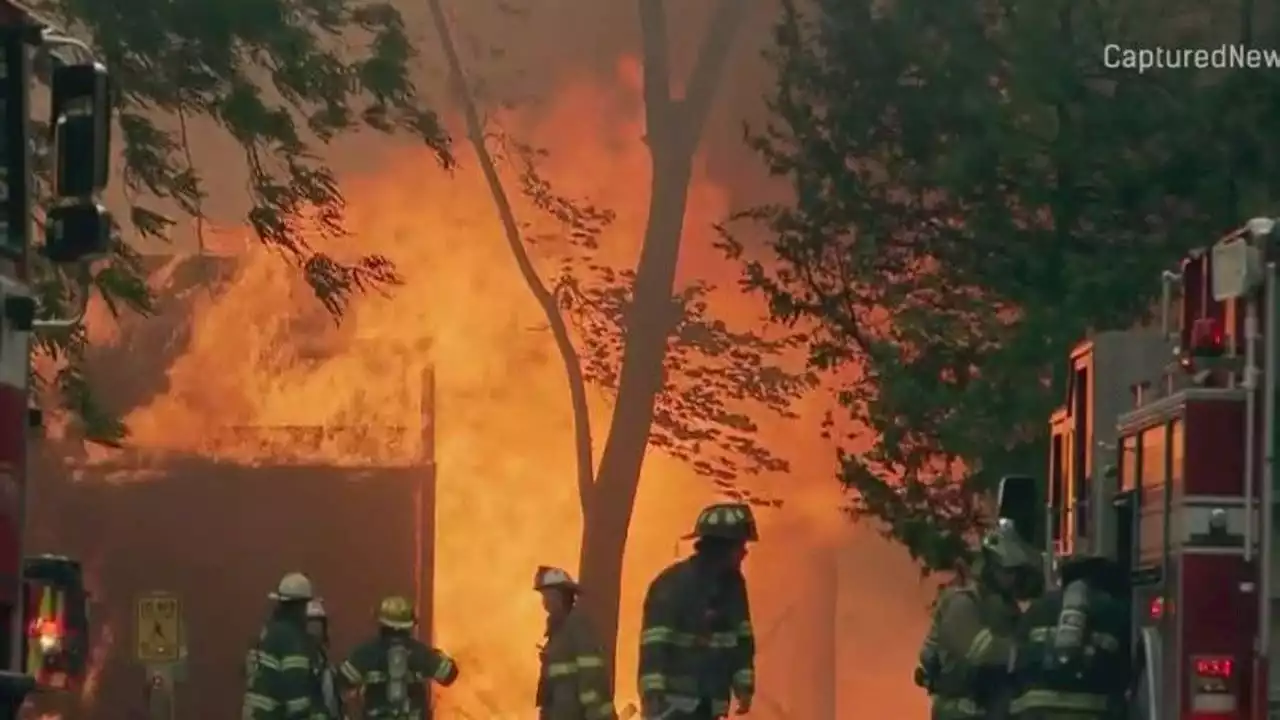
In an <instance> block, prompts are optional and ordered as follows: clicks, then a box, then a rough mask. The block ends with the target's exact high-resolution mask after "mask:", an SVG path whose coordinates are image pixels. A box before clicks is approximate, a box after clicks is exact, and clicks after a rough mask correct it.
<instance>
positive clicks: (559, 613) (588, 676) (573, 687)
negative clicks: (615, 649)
mask: <svg viewBox="0 0 1280 720" xmlns="http://www.w3.org/2000/svg"><path fill="white" fill-rule="evenodd" d="M533 589H534V590H537V591H538V592H539V593H541V594H542V607H543V609H544V610H546V611H547V633H546V639H545V643H544V644H543V646H542V652H541V653H540V659H541V661H542V663H541V664H542V667H541V672H540V673H539V674H538V695H537V698H538V703H537V704H538V716H539V718H540V719H541V720H615V718H617V713H616V712H615V711H614V707H613V691H612V688H611V684H612V683H611V678H610V675H609V666H608V664H607V663H605V661H604V657H603V656H602V655H601V653H600V643H599V642H598V641H597V640H596V634H595V631H594V630H593V629H592V628H591V622H590V621H589V620H588V619H587V616H586V613H585V612H583V611H582V610H581V609H579V608H578V606H577V599H578V593H579V588H578V584H577V583H575V582H574V581H573V578H572V577H571V576H570V575H569V573H568V572H566V571H564V570H561V569H560V568H556V567H547V566H545V565H544V566H540V567H539V568H538V569H537V570H536V571H535V572H534V576H533Z"/></svg>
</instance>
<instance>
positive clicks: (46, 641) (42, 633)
mask: <svg viewBox="0 0 1280 720" xmlns="http://www.w3.org/2000/svg"><path fill="white" fill-rule="evenodd" d="M65 635H67V633H64V632H63V626H61V624H59V623H58V620H56V619H37V620H36V621H33V623H32V624H31V639H32V641H33V642H35V644H36V647H37V648H40V652H41V653H42V655H45V656H50V655H55V653H58V652H61V650H63V641H64V639H65Z"/></svg>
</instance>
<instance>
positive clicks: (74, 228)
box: [44, 63, 111, 264]
mask: <svg viewBox="0 0 1280 720" xmlns="http://www.w3.org/2000/svg"><path fill="white" fill-rule="evenodd" d="M50 92H51V96H52V99H51V105H52V115H53V117H52V118H51V124H52V127H53V142H54V148H53V156H54V178H53V181H54V182H53V185H54V196H55V199H54V205H53V207H52V208H50V209H49V212H48V214H47V216H46V218H45V238H44V241H45V242H44V255H45V257H47V258H48V259H49V260H50V261H52V262H55V263H59V264H70V263H78V262H84V261H86V260H92V259H94V258H97V257H101V256H102V255H105V254H107V253H108V252H109V251H110V250H111V215H110V213H108V212H107V211H106V209H105V208H103V207H102V206H101V205H100V204H98V201H97V195H98V193H100V192H102V191H103V190H104V189H105V188H106V186H107V181H108V179H109V175H110V171H111V162H110V158H111V84H110V80H109V77H108V75H107V69H106V68H105V67H104V66H102V65H101V64H100V63H79V64H73V65H60V66H58V67H55V68H54V70H53V78H52V81H51V91H50Z"/></svg>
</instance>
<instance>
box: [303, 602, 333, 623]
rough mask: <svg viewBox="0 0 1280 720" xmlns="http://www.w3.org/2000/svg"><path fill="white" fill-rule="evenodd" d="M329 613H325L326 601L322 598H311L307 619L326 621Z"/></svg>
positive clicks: (308, 604)
mask: <svg viewBox="0 0 1280 720" xmlns="http://www.w3.org/2000/svg"><path fill="white" fill-rule="evenodd" d="M328 617H329V613H327V612H325V609H324V600H321V599H320V598H311V601H310V602H308V603H307V618H308V619H311V620H326V619H328Z"/></svg>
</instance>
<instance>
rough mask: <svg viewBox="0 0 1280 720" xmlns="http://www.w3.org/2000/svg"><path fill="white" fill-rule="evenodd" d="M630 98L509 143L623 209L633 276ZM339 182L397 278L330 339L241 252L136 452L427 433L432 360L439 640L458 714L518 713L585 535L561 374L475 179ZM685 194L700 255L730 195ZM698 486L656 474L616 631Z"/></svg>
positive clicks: (579, 104) (562, 109) (569, 110)
mask: <svg viewBox="0 0 1280 720" xmlns="http://www.w3.org/2000/svg"><path fill="white" fill-rule="evenodd" d="M623 90H624V92H619V93H612V92H602V91H601V90H600V89H599V88H598V87H595V86H592V85H589V84H578V85H573V86H570V87H568V88H567V89H566V90H565V92H563V93H562V94H560V95H559V96H558V98H557V101H556V102H555V103H554V104H553V105H551V106H549V107H547V108H545V109H544V110H543V111H541V112H539V113H537V115H536V116H531V117H524V118H513V119H512V121H513V123H514V124H513V125H512V128H513V131H514V132H515V133H516V134H518V135H520V136H521V137H523V138H526V139H529V140H531V141H532V142H533V144H536V145H539V146H541V147H547V148H551V150H552V154H551V156H550V157H549V159H548V160H547V165H546V167H545V168H544V172H545V173H546V174H547V175H549V176H551V177H553V178H555V179H556V180H557V181H558V183H559V184H560V188H559V189H560V191H561V192H563V193H565V194H569V195H574V196H586V197H590V198H591V199H592V200H593V201H595V202H596V203H598V204H602V205H604V206H607V207H609V208H611V209H613V210H614V211H616V212H617V215H618V218H617V221H616V223H615V225H614V226H613V228H612V229H611V231H610V235H609V237H607V238H605V243H606V244H607V245H608V246H609V253H610V255H612V256H614V257H615V258H616V259H618V260H620V261H627V260H629V259H631V258H632V257H634V253H635V251H636V249H637V247H636V242H637V240H638V239H639V238H640V237H642V236H643V231H644V222H645V217H644V213H645V208H646V201H645V197H644V195H645V193H646V189H647V185H648V161H647V156H646V154H645V148H644V146H643V141H642V136H643V130H642V127H641V124H640V122H639V121H638V119H637V116H636V115H635V111H636V110H637V109H638V108H636V106H635V104H634V99H633V98H634V95H632V93H631V92H630V89H629V88H627V87H626V86H625V85H624V86H623ZM464 163H466V164H473V163H470V161H469V159H467V158H464ZM346 187H347V190H348V197H349V199H350V200H351V218H350V220H351V226H352V228H353V230H354V231H355V234H356V236H357V238H358V242H359V247H360V249H361V251H365V252H368V251H376V252H380V253H383V254H385V255H387V256H388V257H389V258H391V259H392V260H393V261H394V262H395V263H396V264H397V265H398V267H399V269H400V270H401V272H402V273H403V274H404V276H405V278H406V281H407V282H406V284H405V285H404V286H403V287H400V288H396V289H395V290H394V292H393V293H392V294H390V295H388V296H386V297H381V296H370V297H364V298H361V299H360V300H359V301H358V302H357V303H356V304H355V305H354V306H353V307H352V308H351V310H350V312H349V314H348V316H347V318H346V320H345V322H344V323H343V324H342V325H341V326H339V327H334V326H333V324H332V323H331V321H330V320H329V318H327V317H326V316H325V315H324V312H323V310H321V309H320V308H318V307H317V306H316V304H315V302H314V300H313V299H312V298H310V297H309V296H308V292H307V291H306V289H305V288H304V287H302V286H301V285H300V283H299V282H298V281H297V279H296V271H295V270H293V269H291V268H289V267H288V266H287V265H286V264H284V263H282V262H280V261H279V259H278V258H277V257H274V256H272V255H271V254H269V253H266V252H263V251H261V250H257V249H252V250H246V251H244V252H243V253H242V254H241V255H240V259H239V266H238V267H239V269H238V272H237V274H236V276H235V278H234V280H233V281H232V282H231V283H230V285H229V286H228V287H226V288H225V290H222V291H220V292H219V293H217V294H216V295H214V296H211V297H209V298H205V299H203V300H201V301H200V302H198V304H197V309H196V312H195V315H194V317H193V318H192V321H191V323H192V327H193V334H192V340H191V344H190V347H189V349H188V350H187V352H186V353H185V354H184V355H183V356H181V357H180V358H179V359H178V360H177V361H176V362H175V363H174V364H173V365H172V367H171V368H170V369H169V372H168V384H169V390H168V392H167V393H165V394H164V395H163V396H161V397H159V398H157V399H156V400H155V401H153V402H152V403H151V404H149V405H147V406H145V407H143V408H140V409H138V410H137V411H135V412H133V413H132V414H131V415H130V416H129V417H128V422H129V425H130V427H131V429H132V432H133V440H132V441H133V442H134V443H135V444H137V445H140V446H144V447H151V448H164V449H175V450H188V451H189V450H195V451H200V452H204V453H208V454H211V455H219V456H223V457H227V458H231V459H237V460H241V461H249V462H252V461H255V460H265V459H270V460H273V461H274V460H278V459H280V458H281V457H284V456H288V455H293V454H296V453H297V452H298V449H297V448H296V447H295V446H289V445H286V444H285V443H284V442H282V443H281V444H280V445H279V446H276V447H266V448H264V447H262V446H260V445H259V446H255V447H251V448H247V447H244V446H242V445H237V444H236V443H234V442H228V441H226V434H225V432H223V429H224V428H225V427H226V426H291V425H305V426H315V425H321V426H330V427H333V426H342V427H346V428H350V427H353V426H358V427H372V428H387V427H394V428H410V429H416V428H417V427H418V426H419V423H420V412H421V410H420V404H419V398H420V397H421V392H420V388H419V382H420V379H421V377H422V375H421V370H422V368H423V367H424V366H426V365H428V364H429V365H432V366H434V368H435V373H436V381H437V385H438V389H437V393H436V399H437V404H438V417H437V428H438V429H437V435H438V440H437V447H436V457H437V461H438V463H439V468H440V470H439V487H438V516H439V521H438V526H437V534H438V539H437V553H438V556H439V561H438V564H437V581H436V588H437V597H436V605H437V611H436V631H437V639H438V641H439V643H440V644H441V646H442V647H444V648H446V649H448V650H449V651H451V652H452V653H454V654H456V655H457V656H458V658H459V660H460V662H461V664H462V665H463V666H464V667H468V666H469V667H471V668H473V669H476V670H478V672H471V673H467V674H464V682H463V683H462V684H461V687H458V688H456V689H455V690H453V691H451V692H450V693H448V694H447V696H446V697H447V700H446V702H448V703H450V704H451V705H453V706H454V707H455V708H456V709H457V710H459V711H461V712H465V713H468V714H470V715H472V716H479V717H489V718H496V717H505V716H508V715H510V716H515V715H520V714H524V713H525V711H527V709H528V708H529V706H530V702H531V698H532V693H533V684H534V682H535V675H536V667H535V666H536V650H535V645H536V644H537V642H538V640H539V636H540V633H541V629H542V626H543V619H542V611H541V609H540V607H539V604H538V599H537V597H536V595H535V594H534V593H533V592H532V591H531V590H530V587H529V578H530V577H531V572H532V568H534V567H535V566H536V565H538V564H541V563H555V564H560V565H564V566H566V567H568V568H570V569H573V568H574V567H575V565H576V558H577V546H578V542H579V532H580V527H581V517H580V511H579V506H578V499H577V497H578V496H577V489H576V487H575V485H574V480H573V478H574V467H575V465H574V462H575V461H574V458H573V455H572V448H573V443H572V434H571V433H572V422H573V418H572V416H571V414H570V410H569V407H568V402H567V398H568V393H567V387H566V381H565V378H564V373H563V369H562V367H561V364H560V361H559V359H558V357H557V356H556V355H555V349H554V346H553V345H552V343H551V341H550V338H549V336H548V334H547V333H546V331H545V329H544V328H545V324H546V323H545V320H544V318H543V317H542V316H541V314H540V312H539V310H538V308H537V306H536V305H534V304H533V303H532V302H531V299H530V295H529V293H528V291H527V289H526V288H525V286H524V284H523V282H522V280H521V278H520V276H519V275H518V273H517V271H516V266H515V264H514V262H513V261H512V258H511V255H510V250H509V248H508V247H507V246H506V244H505V242H504V240H503V236H502V235H501V230H500V227H499V225H498V224H497V221H496V218H495V214H494V211H493V206H492V200H491V198H490V196H489V194H488V192H487V190H486V189H485V187H484V186H483V185H482V184H481V183H480V181H479V177H478V174H476V173H472V172H466V171H464V172H460V173H458V174H456V175H455V176H454V177H445V176H443V175H442V174H441V173H439V172H438V171H437V170H436V169H435V168H434V167H433V166H432V161H431V159H430V158H429V156H428V155H427V154H426V153H422V152H418V151H416V150H405V151H403V152H401V153H400V154H399V156H398V159H397V160H396V161H395V162H393V163H391V164H389V165H388V166H387V167H384V168H382V169H381V170H380V172H378V173H377V175H376V176H372V177H365V178H355V179H352V180H351V181H349V182H348V183H347V186H346ZM691 193H692V196H691V197H692V203H691V206H692V208H693V209H692V210H691V212H690V216H689V223H688V225H689V237H688V242H702V243H709V238H708V237H706V236H707V235H709V233H710V227H709V226H710V224H711V223H712V222H713V221H714V220H715V219H718V218H719V217H722V216H723V214H724V212H725V211H726V210H727V206H726V203H725V197H724V194H723V193H722V192H721V191H720V189H719V188H717V187H715V186H714V185H712V184H711V183H709V182H708V181H707V180H706V179H705V176H703V177H699V179H698V180H697V181H696V182H695V184H694V186H693V187H692V188H691ZM517 200H518V198H517ZM521 214H522V216H523V217H522V219H525V220H528V221H530V222H535V221H537V220H538V218H537V216H536V215H535V214H533V213H532V212H530V211H527V210H522V211H521ZM339 252H340V251H339ZM594 409H595V410H597V411H599V412H597V413H596V420H597V421H598V422H604V421H606V420H607V417H608V416H607V415H606V414H605V412H604V411H605V410H606V409H607V407H606V406H605V404H604V403H603V401H601V400H599V399H597V401H596V402H595V408H594ZM600 432H602V429H601V430H600V431H598V432H597V435H598V436H599V435H600ZM410 435H412V433H410ZM336 437H337V436H335V438H336ZM307 452H308V453H309V454H310V457H307V458H305V459H306V460H320V461H327V462H333V463H338V464H349V465H364V464H409V463H413V462H415V461H416V460H417V459H418V453H419V452H420V448H419V446H418V443H417V442H416V437H412V436H411V437H407V438H406V441H405V442H403V443H400V444H394V445H387V444H385V443H383V442H381V441H380V437H379V436H378V435H377V434H376V433H373V434H370V436H369V437H368V438H367V442H365V441H362V440H361V438H359V437H357V438H355V439H354V440H353V439H352V438H351V436H350V435H349V434H348V435H343V436H342V439H341V440H338V439H334V440H333V441H332V442H327V443H325V442H322V443H321V444H320V445H318V446H314V447H308V448H307ZM299 459H301V458H299ZM706 488H707V486H706V484H705V483H703V482H701V481H699V480H698V479H697V478H694V477H692V476H691V473H689V472H688V471H687V470H686V469H684V468H683V467H682V466H680V465H678V464H676V463H674V462H672V461H670V460H667V459H666V458H663V457H661V456H654V457H652V458H650V462H649V465H648V467H647V479H646V481H645V484H644V492H643V494H642V498H641V500H640V501H639V505H640V508H639V514H638V516H637V520H636V523H635V524H634V531H633V533H632V538H633V541H632V544H631V547H632V551H631V553H630V554H629V557H628V564H627V582H626V594H627V596H628V597H627V599H626V600H624V604H625V606H626V608H627V610H628V612H627V613H626V614H625V617H624V628H623V632H624V633H634V631H635V625H636V619H635V617H634V613H633V612H630V611H631V610H633V609H634V608H635V607H636V606H637V604H638V601H639V597H638V594H639V593H640V592H642V591H643V587H644V582H645V581H646V580H647V578H649V577H651V576H652V574H653V573H654V572H655V571H656V570H657V569H658V568H659V567H660V566H661V565H662V564H663V563H665V562H668V561H669V560H670V559H671V558H672V557H673V555H674V552H675V543H674V538H676V537H678V535H679V534H680V533H681V532H682V531H684V530H685V529H686V528H685V524H686V523H687V522H688V519H689V518H690V517H691V516H692V515H693V513H694V512H695V510H696V507H697V506H698V505H699V504H700V503H701V502H702V501H703V500H705V499H706V498H707V497H708V493H707V491H706ZM627 645H629V643H624V647H625V646H627ZM626 664H628V663H627V661H624V667H623V668H620V669H621V670H622V675H623V676H624V677H625V676H629V675H630V672H631V671H630V668H629V667H625V665H626ZM623 686H624V687H625V686H626V683H624V684H623Z"/></svg>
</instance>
